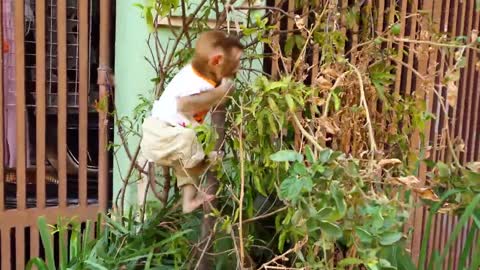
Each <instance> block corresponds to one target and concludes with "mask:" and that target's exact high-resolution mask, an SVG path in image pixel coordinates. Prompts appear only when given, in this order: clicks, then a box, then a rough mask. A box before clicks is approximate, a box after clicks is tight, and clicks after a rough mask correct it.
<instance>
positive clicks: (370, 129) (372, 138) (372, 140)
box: [347, 61, 377, 158]
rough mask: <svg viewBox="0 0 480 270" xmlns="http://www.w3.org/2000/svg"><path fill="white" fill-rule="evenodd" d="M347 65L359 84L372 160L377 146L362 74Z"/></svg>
mask: <svg viewBox="0 0 480 270" xmlns="http://www.w3.org/2000/svg"><path fill="white" fill-rule="evenodd" d="M347 64H348V65H349V66H350V67H351V68H352V69H353V71H355V73H356V74H357V78H358V83H359V84H360V100H361V103H362V104H363V106H364V108H365V118H366V121H367V127H368V136H369V140H370V151H371V153H372V155H371V157H372V158H373V157H374V155H375V152H376V151H377V144H376V143H375V135H374V133H373V127H372V122H371V120H370V111H369V109H368V104H367V100H366V98H365V89H364V86H363V79H362V74H361V73H360V71H359V70H358V68H357V67H355V66H354V65H352V64H350V62H348V61H347Z"/></svg>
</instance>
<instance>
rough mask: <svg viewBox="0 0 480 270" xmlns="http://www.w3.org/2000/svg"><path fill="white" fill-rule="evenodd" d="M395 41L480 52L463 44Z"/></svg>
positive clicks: (402, 39) (397, 39)
mask: <svg viewBox="0 0 480 270" xmlns="http://www.w3.org/2000/svg"><path fill="white" fill-rule="evenodd" d="M381 39H382V40H383V41H388V40H387V39H385V38H381ZM393 40H394V41H397V42H406V43H416V44H427V45H431V46H435V47H445V48H468V49H472V50H474V51H477V52H480V49H479V48H477V47H474V46H467V45H461V44H450V43H439V42H435V41H428V40H413V39H407V38H394V39H393Z"/></svg>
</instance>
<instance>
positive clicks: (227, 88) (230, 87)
mask: <svg viewBox="0 0 480 270" xmlns="http://www.w3.org/2000/svg"><path fill="white" fill-rule="evenodd" d="M218 88H221V89H222V90H223V91H224V95H223V96H222V99H220V101H219V102H218V103H219V104H220V105H223V104H225V102H227V100H228V98H229V96H230V95H231V94H232V93H233V91H235V86H234V84H233V80H232V79H229V78H223V79H222V83H221V84H220V86H219V87H218Z"/></svg>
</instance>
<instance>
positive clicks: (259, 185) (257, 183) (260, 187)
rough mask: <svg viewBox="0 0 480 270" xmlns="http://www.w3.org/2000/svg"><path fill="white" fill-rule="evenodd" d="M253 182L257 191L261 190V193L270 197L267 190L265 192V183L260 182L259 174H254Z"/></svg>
mask: <svg viewBox="0 0 480 270" xmlns="http://www.w3.org/2000/svg"><path fill="white" fill-rule="evenodd" d="M253 183H254V185H255V188H256V189H257V191H258V192H260V194H262V195H263V196H265V197H268V195H267V192H265V189H264V188H263V185H262V183H261V182H260V177H259V176H258V175H254V176H253Z"/></svg>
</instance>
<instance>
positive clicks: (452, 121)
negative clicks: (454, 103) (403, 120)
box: [442, 0, 460, 162]
mask: <svg viewBox="0 0 480 270" xmlns="http://www.w3.org/2000/svg"><path fill="white" fill-rule="evenodd" d="M459 1H460V0H455V1H454V4H453V5H454V6H453V9H454V13H453V20H452V21H451V34H452V36H456V35H457V34H458V32H457V21H458V19H457V18H458V16H459V14H458V13H459V11H458V5H459ZM453 61H454V57H453V56H452V57H449V60H448V65H449V66H451V65H452V64H453ZM451 111H453V113H452V112H451ZM447 112H448V114H447V115H446V116H445V119H447V118H451V119H448V121H447V122H446V123H445V127H448V130H449V132H450V135H451V136H453V134H454V130H455V124H456V121H455V109H451V108H450V106H448V105H447ZM447 125H448V126H447ZM452 138H453V137H452ZM442 152H443V153H442V154H443V155H444V156H445V161H447V162H451V160H452V156H451V154H450V150H447V147H444V149H443V150H442Z"/></svg>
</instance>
